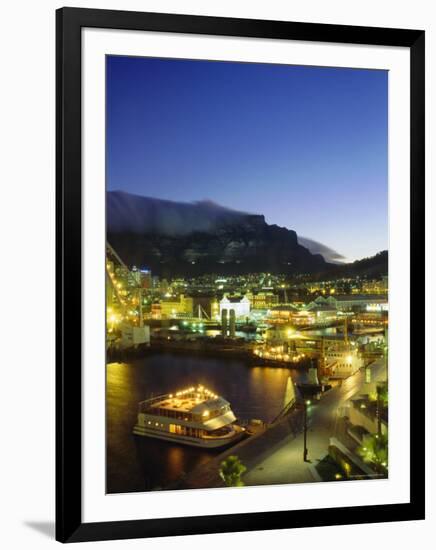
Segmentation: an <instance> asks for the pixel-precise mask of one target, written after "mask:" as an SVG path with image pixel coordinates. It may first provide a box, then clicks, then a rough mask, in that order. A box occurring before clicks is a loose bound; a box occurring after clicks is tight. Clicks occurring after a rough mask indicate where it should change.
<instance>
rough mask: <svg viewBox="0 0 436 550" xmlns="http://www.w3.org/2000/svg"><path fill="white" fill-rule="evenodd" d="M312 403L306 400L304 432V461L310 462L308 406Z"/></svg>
mask: <svg viewBox="0 0 436 550" xmlns="http://www.w3.org/2000/svg"><path fill="white" fill-rule="evenodd" d="M309 405H310V401H306V400H305V401H304V434H303V440H304V451H303V460H304V462H309V460H308V458H307V455H308V453H309V451H308V449H307V407H308V406H309Z"/></svg>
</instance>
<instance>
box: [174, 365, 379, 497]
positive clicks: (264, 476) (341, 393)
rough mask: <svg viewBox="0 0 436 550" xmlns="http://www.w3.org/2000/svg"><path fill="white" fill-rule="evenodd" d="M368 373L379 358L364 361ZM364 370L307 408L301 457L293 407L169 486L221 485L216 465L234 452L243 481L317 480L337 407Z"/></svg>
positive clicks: (374, 373)
mask: <svg viewBox="0 0 436 550" xmlns="http://www.w3.org/2000/svg"><path fill="white" fill-rule="evenodd" d="M369 368H370V370H371V379H372V380H378V379H381V378H382V377H383V375H384V369H385V365H384V359H379V360H377V361H375V362H374V363H372V364H371V365H370V366H369ZM364 383H365V372H364V370H360V371H359V372H357V373H356V374H354V375H353V376H350V377H349V378H347V379H346V380H344V381H343V382H342V383H341V384H340V385H338V386H336V387H334V388H333V389H331V390H330V391H329V392H327V393H326V394H325V395H324V396H323V397H322V398H321V400H320V401H319V402H316V403H315V404H313V405H311V406H309V408H308V425H309V428H308V434H307V446H308V450H309V453H308V459H309V462H304V460H303V433H302V414H301V411H295V412H294V413H292V414H291V415H289V416H288V417H286V418H284V419H283V420H282V421H280V422H279V423H277V425H274V426H273V427H272V428H270V429H268V430H267V431H266V432H264V433H262V434H259V435H257V436H254V437H251V438H250V439H247V440H245V441H244V442H242V443H239V444H238V445H236V446H234V447H232V448H231V449H229V450H227V451H226V452H225V453H222V454H220V455H219V456H218V457H216V458H214V459H213V460H211V461H209V462H208V463H207V464H205V465H204V466H201V467H199V468H196V469H195V470H194V471H192V472H191V473H190V474H188V475H187V476H186V477H185V478H184V479H183V480H181V481H180V482H179V483H178V484H177V485H176V486H174V487H169V488H177V489H192V488H206V487H222V486H223V482H222V480H221V479H220V477H219V474H218V471H219V466H220V463H221V461H222V460H223V459H224V458H226V457H227V456H229V455H232V454H235V455H237V456H238V457H239V458H240V460H241V461H242V462H243V463H244V464H245V466H246V467H247V472H246V473H245V475H244V476H243V481H244V483H245V484H246V485H251V486H252V485H274V484H281V483H307V482H314V481H317V480H316V479H315V478H314V477H313V475H312V473H311V468H310V466H311V465H315V464H316V463H317V461H318V460H321V459H322V458H323V457H324V456H325V455H326V453H327V450H328V445H329V440H330V438H331V437H333V436H335V435H336V434H337V431H338V422H339V409H340V408H341V406H343V405H344V404H345V403H346V401H348V400H349V399H350V398H351V397H353V395H356V394H358V393H359V392H361V391H362V389H363V386H364Z"/></svg>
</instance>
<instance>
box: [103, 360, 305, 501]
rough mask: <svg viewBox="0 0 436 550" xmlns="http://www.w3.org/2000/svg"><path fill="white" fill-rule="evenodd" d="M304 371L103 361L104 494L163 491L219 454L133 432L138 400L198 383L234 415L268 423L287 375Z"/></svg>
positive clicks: (237, 363)
mask: <svg viewBox="0 0 436 550" xmlns="http://www.w3.org/2000/svg"><path fill="white" fill-rule="evenodd" d="M289 376H291V377H292V379H293V380H294V381H295V382H305V381H306V372H305V371H301V370H298V371H297V370H295V369H288V368H278V367H274V366H271V367H269V366H264V365H263V366H255V365H253V364H246V363H244V361H242V360H239V359H229V358H211V357H198V356H192V357H191V356H186V355H183V356H177V355H174V354H170V353H161V354H155V355H149V356H147V357H144V358H142V359H134V360H132V361H130V362H128V363H109V364H108V365H107V434H106V435H107V461H106V462H107V492H108V493H124V492H133V491H149V490H157V489H164V488H165V487H166V486H168V484H171V483H173V482H174V481H176V480H177V479H179V478H180V477H181V476H183V475H184V474H186V473H188V472H190V471H191V470H192V469H193V468H195V467H196V466H198V465H200V464H203V463H205V462H207V461H208V460H210V459H211V458H212V457H214V456H216V454H217V453H219V452H220V451H219V450H205V449H199V448H195V447H188V446H184V445H180V444H176V443H171V442H167V441H160V440H158V439H151V438H147V437H140V436H134V435H133V434H132V428H133V426H134V424H135V422H136V414H137V405H138V402H139V401H142V400H144V399H147V398H149V397H151V396H157V395H160V394H164V393H171V392H176V391H178V390H180V389H183V388H185V387H189V386H192V385H197V384H203V385H204V386H205V387H207V388H209V389H210V390H212V391H213V392H214V393H217V394H218V395H221V396H222V397H224V398H225V399H226V400H227V401H229V402H230V404H231V407H232V410H233V411H234V413H235V415H236V417H237V418H240V419H242V420H249V419H253V418H258V419H261V420H263V421H265V422H270V421H271V420H273V419H274V418H275V416H276V415H277V414H278V413H279V412H280V411H281V409H282V408H283V406H284V397H285V390H286V384H287V380H288V377H289Z"/></svg>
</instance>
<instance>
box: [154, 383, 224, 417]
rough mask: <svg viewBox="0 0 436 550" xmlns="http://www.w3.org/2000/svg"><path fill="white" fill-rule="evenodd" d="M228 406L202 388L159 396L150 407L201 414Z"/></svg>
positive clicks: (221, 399)
mask: <svg viewBox="0 0 436 550" xmlns="http://www.w3.org/2000/svg"><path fill="white" fill-rule="evenodd" d="M224 405H228V403H227V401H226V400H225V399H223V398H222V397H219V396H218V395H216V394H214V393H213V392H211V391H210V390H208V389H206V388H205V387H204V386H201V385H200V386H197V387H191V388H187V389H186V390H183V391H179V392H176V393H175V394H172V393H170V394H168V395H163V396H161V398H160V399H156V398H155V399H153V403H152V404H151V407H153V408H157V409H166V410H171V411H178V412H192V413H200V414H201V413H202V412H203V411H205V410H207V409H209V408H211V407H213V408H220V407H223V406H224Z"/></svg>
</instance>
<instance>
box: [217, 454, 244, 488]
mask: <svg viewBox="0 0 436 550" xmlns="http://www.w3.org/2000/svg"><path fill="white" fill-rule="evenodd" d="M246 470H247V468H246V467H245V466H244V465H243V464H242V462H241V461H240V460H239V458H238V457H237V456H235V455H232V456H229V457H228V458H226V459H225V460H223V462H221V468H220V471H219V473H220V477H221V479H223V480H224V483H225V484H226V486H227V487H243V486H244V482H243V481H242V479H241V475H242V474H243V473H244V472H245V471H246Z"/></svg>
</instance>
